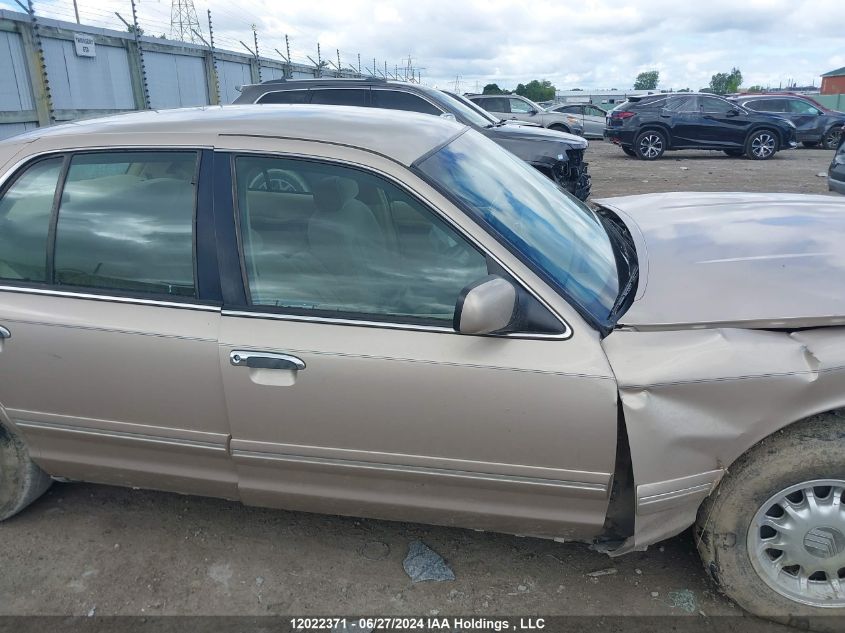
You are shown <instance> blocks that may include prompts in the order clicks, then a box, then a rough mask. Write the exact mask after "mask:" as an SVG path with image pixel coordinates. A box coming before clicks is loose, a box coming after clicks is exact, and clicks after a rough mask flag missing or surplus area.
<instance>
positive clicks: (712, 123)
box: [605, 92, 798, 160]
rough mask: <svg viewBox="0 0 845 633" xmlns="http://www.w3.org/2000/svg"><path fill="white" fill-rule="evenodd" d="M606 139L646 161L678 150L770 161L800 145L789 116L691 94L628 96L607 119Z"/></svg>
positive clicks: (715, 97) (708, 96)
mask: <svg viewBox="0 0 845 633" xmlns="http://www.w3.org/2000/svg"><path fill="white" fill-rule="evenodd" d="M605 137H606V138H607V139H608V140H610V141H611V142H613V143H615V144H616V145H619V146H620V147H621V148H622V151H623V152H625V153H626V154H628V155H629V156H635V157H637V158H640V159H642V160H657V159H658V158H660V157H661V156H663V154H664V153H665V152H666V151H669V150H679V149H710V150H721V151H723V152H725V153H726V154H728V155H729V156H743V155H744V156H747V157H748V158H750V159H753V160H768V159H770V158H771V157H772V156H774V155H775V153H776V152H778V151H779V150H783V149H789V148H794V147H797V146H798V142H797V137H796V126H795V124H794V123H793V122H792V121H789V120H788V119H785V118H783V117H780V116H777V115H775V114H769V113H764V112H756V111H754V110H750V109H747V108H745V107H743V106H742V105H740V104H738V103H735V102H732V101H728V100H727V99H723V98H722V97H717V96H715V95H709V94H697V93H688V92H686V93H673V94H672V93H670V94H654V95H648V96H644V97H629V99H628V101H626V102H625V103H622V104H620V105H619V106H617V107H616V108H614V109H613V110H612V111H611V113H610V115H609V116H608V117H607V128H606V129H605Z"/></svg>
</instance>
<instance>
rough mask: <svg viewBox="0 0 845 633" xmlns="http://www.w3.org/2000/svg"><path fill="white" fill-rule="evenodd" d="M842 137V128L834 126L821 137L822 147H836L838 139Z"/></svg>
mask: <svg viewBox="0 0 845 633" xmlns="http://www.w3.org/2000/svg"><path fill="white" fill-rule="evenodd" d="M841 139H842V128H841V127H835V128H831V129H829V130H828V131H827V132H825V135H824V136H823V137H822V147H823V148H825V149H836V148H837V147H839V141H840V140H841Z"/></svg>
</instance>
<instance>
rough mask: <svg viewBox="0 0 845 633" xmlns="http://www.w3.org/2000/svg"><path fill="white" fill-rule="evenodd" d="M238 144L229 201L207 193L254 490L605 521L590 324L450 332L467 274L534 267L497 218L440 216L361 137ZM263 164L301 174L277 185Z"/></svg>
mask: <svg viewBox="0 0 845 633" xmlns="http://www.w3.org/2000/svg"><path fill="white" fill-rule="evenodd" d="M226 142H227V143H228V147H230V148H231V151H230V152H223V151H218V152H217V156H216V161H217V165H216V174H217V178H218V180H217V183H218V185H219V186H220V187H221V188H222V187H223V185H222V183H223V182H225V181H226V180H227V179H229V178H231V179H232V180H231V181H230V186H231V187H232V188H233V192H232V193H231V194H229V195H228V196H224V195H223V194H222V191H221V199H224V198H228V199H231V200H232V201H233V204H234V208H233V209H231V210H226V209H223V208H220V209H218V207H215V211H218V210H219V211H220V214H219V215H218V216H217V234H218V237H220V238H221V249H222V250H221V256H220V260H221V264H222V269H223V271H224V277H223V288H224V294H225V295H226V305H225V306H224V311H223V316H222V325H221V336H220V352H219V354H220V355H219V360H220V368H221V372H222V375H223V382H224V389H225V396H226V405H227V411H228V414H229V418H230V421H231V428H232V442H231V449H232V450H231V452H232V456H233V459H234V461H235V463H236V467H237V471H238V479H239V486H240V494H241V497H242V499H243V500H244V501H245V502H247V503H253V504H259V505H275V506H280V507H285V508H291V509H302V510H307V511H320V512H330V513H336V514H348V515H363V516H375V517H382V518H388V519H399V520H419V521H425V522H431V523H439V524H449V525H461V526H469V527H476V528H480V529H493V530H501V531H511V532H518V533H525V534H537V535H546V536H561V537H570V538H574V537H576V536H580V537H587V538H589V537H590V536H592V535H594V534H595V533H597V532H598V531H599V530H600V528H601V524H602V522H603V521H604V516H605V511H606V509H607V504H608V494H609V486H610V480H611V477H612V472H613V464H614V452H615V442H616V391H615V382H614V380H613V378H612V372H611V371H610V368H609V366H608V365H607V361H606V358H605V357H604V355H603V353H602V352H601V349H600V345H599V343H598V339H597V337H596V335H595V333H594V332H592V331H591V330H590V329H589V328H588V327H587V326H585V325H584V324H583V322H581V321H580V320H579V319H578V317H577V315H576V314H575V313H574V312H573V313H572V319H573V321H572V323H573V327H577V328H578V330H577V332H575V333H574V334H573V335H572V336H567V335H566V332H572V329H571V328H570V326H568V325H561V327H563V329H562V330H560V332H558V333H557V334H554V333H542V332H537V333H534V334H532V333H525V335H523V336H509V337H495V336H490V337H481V336H465V335H460V334H457V333H455V332H454V330H453V329H452V326H451V320H452V317H453V314H454V306H455V303H456V300H457V298H458V295H459V294H460V292H461V290H462V289H463V288H464V287H465V286H466V285H467V284H469V283H471V282H473V281H476V280H478V279H480V278H483V277H484V276H485V275H487V274H488V273H489V272H491V271H498V272H499V273H500V274H504V275H510V274H512V273H511V272H508V271H516V272H513V278H514V281H515V283H518V284H526V281H524V280H523V277H522V275H525V276H526V278H527V277H530V273H528V272H526V271H527V269H525V268H524V267H523V266H522V265H521V264H520V263H519V262H518V261H513V260H512V258H510V259H509V258H508V256H507V252H506V251H503V247H501V246H500V245H499V244H498V243H497V242H495V240H492V239H491V238H489V236H481V237H480V238H479V236H478V235H477V234H474V233H471V232H468V229H470V227H471V226H472V223H471V222H470V221H469V220H468V219H467V218H466V217H455V215H451V214H445V215H444V214H443V213H442V209H444V208H449V209H452V211H453V213H454V207H451V206H450V203H449V202H448V201H447V200H446V199H445V198H443V197H442V196H441V195H439V194H437V192H435V191H434V190H433V189H431V188H430V187H428V186H427V185H425V184H424V183H423V182H422V181H421V180H420V179H419V178H417V177H416V176H413V175H412V174H411V172H409V171H408V170H407V169H405V168H402V167H399V166H398V165H397V164H396V163H394V162H393V161H391V160H389V159H388V158H386V157H380V156H376V155H373V154H370V153H367V152H363V151H361V150H355V149H352V148H344V147H342V146H339V145H328V144H317V143H305V142H295V141H281V140H273V139H264V140H261V139H234V138H230V139H227V140H226ZM309 157H310V158H309ZM262 174H269V175H270V178H271V179H273V178H281V174H284V175H285V176H284V180H285V181H289V182H293V181H296V182H301V183H303V185H302V186H301V187H300V188H299V189H298V190H297V191H293V192H291V191H272V190H267V189H266V188H264V187H262V186H261V182H263V181H262V177H264V178H266V176H262ZM274 174H275V175H274ZM409 185H411V186H409ZM227 186H229V185H227ZM232 218H237V222H236V224H235V226H231V222H232ZM235 253H238V255H237V256H236V255H235ZM517 272H518V273H519V277H517V276H516V274H517ZM531 283H538V280H537V279H535V278H532V279H531ZM526 291H529V292H530V289H529V288H528V287H527V285H526ZM538 301H539V299H538ZM541 309H543V310H549V307H548V306H545V307H542V308H541ZM556 309H565V306H564V307H563V308H560V307H557V308H556ZM550 314H551V313H550ZM576 322H577V325H574V324H575V323H576Z"/></svg>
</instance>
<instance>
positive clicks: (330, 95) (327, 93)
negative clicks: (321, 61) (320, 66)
mask: <svg viewBox="0 0 845 633" xmlns="http://www.w3.org/2000/svg"><path fill="white" fill-rule="evenodd" d="M368 92H369V90H361V89H360V88H320V89H318V90H311V103H319V104H323V105H341V106H359V107H363V106H366V105H367V93H368Z"/></svg>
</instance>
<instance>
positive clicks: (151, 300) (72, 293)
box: [0, 145, 222, 310]
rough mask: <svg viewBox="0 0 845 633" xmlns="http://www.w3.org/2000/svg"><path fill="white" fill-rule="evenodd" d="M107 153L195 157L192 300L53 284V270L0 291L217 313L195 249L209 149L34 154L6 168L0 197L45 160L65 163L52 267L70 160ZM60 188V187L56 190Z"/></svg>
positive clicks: (54, 211) (53, 220)
mask: <svg viewBox="0 0 845 633" xmlns="http://www.w3.org/2000/svg"><path fill="white" fill-rule="evenodd" d="M110 152H183V153H194V154H196V156H197V167H196V172H195V175H194V179H195V181H196V185H195V189H194V212H193V221H192V222H193V226H192V229H193V235H192V242H193V245H192V258H193V267H194V296H193V297H190V296H185V295H171V294H166V293H152V292H138V291H133V290H122V289H118V288H102V287H89V286H72V285H59V284H56V283H53V282H52V280H53V279H54V278H55V271H54V270H52V268H51V269H50V270H48V271H47V272H46V278H47V280H48V281H44V282H33V281H21V280H16V279H0V291H2V292H20V293H24V294H37V295H50V296H58V297H67V298H78V299H88V300H97V301H105V302H114V303H132V304H139V305H153V306H161V307H170V308H185V309H192V310H219V309H220V308H221V306H222V300H221V298H220V297H219V294H218V296H215V295H214V290H213V283H212V284H211V285H210V286H208V287H207V289H208V290H209V292H208V293H207V295H208V296H205V295H203V294H201V293H200V285H199V278H200V277H203V278H205V279H208V273H207V271H203V272H202V274H200V272H199V271H198V267H199V266H200V261H199V255H200V254H203V255H204V256H206V255H207V253H208V248H207V245H206V247H203V248H198V244H197V240H198V237H199V233H198V227H197V222H198V216H199V215H200V214H199V203H200V200H203V198H207V196H203V195H202V189H203V188H205V187H209V186H210V185H211V181H210V180H208V179H206V181H204V180H202V176H203V175H205V174H204V173H203V170H202V163H203V157H204V155H205V153H206V152H208V153H210V148H208V147H203V146H185V145H160V146H150V145H125V146H120V147H115V146H91V147H78V146H74V147H65V148H61V149H51V150H46V151H42V152H37V153H34V154H30V155H28V156H25V157H23V158H21V159H20V160H18V161H17V162H16V163H14V164H13V165H11V166H9V168H8V169H6V170H5V171H4V173H3V174H2V175H0V197H2V196H4V195H5V194H6V192H7V190H8V189H9V188H10V187H11V186H12V185H13V184H14V183H15V182H16V181H17V179H18V178H19V177H20V176H21V175H22V174H23V173H24V172H25V171H26V170H28V169H29V168H30V167H31V166H32V165H34V164H36V163H39V162H42V161H44V160H49V159H51V158H62V159H63V161H64V162H63V164H62V169H61V171H60V175H59V183H58V184H57V187H56V193H55V195H54V199H53V207H52V208H51V215H50V226H49V228H48V243H47V250H46V251H45V258H47V260H48V261H50V262H51V263H52V261H53V259H54V257H55V238H56V227H57V220H58V203H59V202H60V201H61V197H62V194H63V193H64V185H65V180H66V177H67V171H68V170H69V168H70V162H71V159H72V158H73V156H75V155H80V154H102V153H110ZM59 184H60V185H61V186H58V185H59ZM203 201H205V200H203ZM206 214H207V210H206V213H203V214H201V215H202V216H203V217H204V216H205V215H206ZM51 240H52V242H51ZM212 248H213V245H212ZM207 265H208V264H207V263H206V262H203V267H205V266H207Z"/></svg>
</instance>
